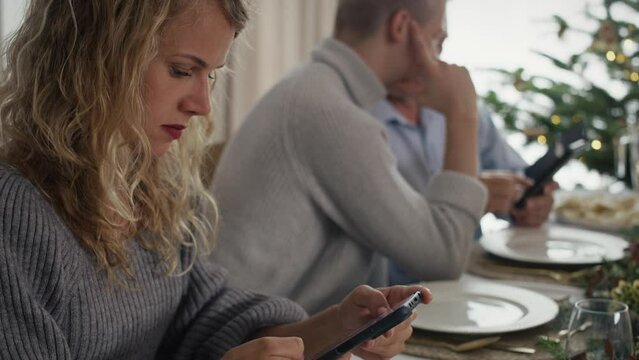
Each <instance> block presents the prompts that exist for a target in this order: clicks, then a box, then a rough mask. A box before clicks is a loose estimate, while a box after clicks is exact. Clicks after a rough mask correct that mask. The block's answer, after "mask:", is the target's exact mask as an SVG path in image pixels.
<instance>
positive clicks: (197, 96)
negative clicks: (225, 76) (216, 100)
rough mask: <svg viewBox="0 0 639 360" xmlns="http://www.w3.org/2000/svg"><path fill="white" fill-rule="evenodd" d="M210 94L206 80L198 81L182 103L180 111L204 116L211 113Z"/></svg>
mask: <svg viewBox="0 0 639 360" xmlns="http://www.w3.org/2000/svg"><path fill="white" fill-rule="evenodd" d="M210 96H211V92H210V88H209V83H208V79H204V80H199V81H197V83H196V84H194V85H193V88H192V89H191V92H190V93H189V94H188V96H187V97H186V98H185V99H184V100H183V101H182V106H181V107H182V109H181V110H182V111H185V112H188V113H189V114H191V115H206V114H208V113H210V112H211V97H210Z"/></svg>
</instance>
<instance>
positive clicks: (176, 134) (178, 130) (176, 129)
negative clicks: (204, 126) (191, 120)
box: [162, 125, 186, 140]
mask: <svg viewBox="0 0 639 360" xmlns="http://www.w3.org/2000/svg"><path fill="white" fill-rule="evenodd" d="M162 129H164V131H166V132H167V134H169V136H171V137H172V138H173V140H177V139H179V138H180V137H181V136H182V132H183V131H184V129H186V126H184V125H162Z"/></svg>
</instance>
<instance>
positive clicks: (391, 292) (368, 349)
mask: <svg viewBox="0 0 639 360" xmlns="http://www.w3.org/2000/svg"><path fill="white" fill-rule="evenodd" d="M417 291H419V292H421V293H422V296H423V300H422V303H424V304H427V303H429V302H430V301H431V300H432V295H431V293H430V291H429V290H428V289H426V288H425V287H423V286H393V287H389V288H380V289H373V288H371V287H369V286H365V285H362V286H359V287H357V288H355V290H353V291H352V292H351V293H350V294H349V295H348V296H347V297H346V298H345V299H344V301H342V303H341V304H339V308H338V315H339V318H340V319H341V322H342V327H343V328H344V330H345V332H351V331H353V330H355V329H358V328H359V327H361V326H362V325H363V324H365V323H367V322H368V321H370V320H371V319H372V318H375V317H377V316H380V315H383V314H385V313H387V312H389V311H390V309H391V307H392V306H393V305H395V304H397V303H399V302H400V301H402V300H404V299H405V298H406V297H408V296H409V295H411V294H413V293H415V292H417ZM415 316H416V314H415V313H414V312H413V314H412V315H411V316H410V317H409V318H408V319H406V320H405V321H404V322H402V323H401V324H399V325H397V326H396V327H395V328H393V329H391V330H389V331H387V332H386V333H385V334H384V335H382V336H379V337H378V338H376V339H373V340H369V341H367V342H365V343H364V344H362V345H360V346H359V347H358V348H357V349H355V351H354V353H355V354H356V355H357V356H359V357H361V358H364V359H388V358H392V357H393V356H395V355H397V354H399V353H401V352H402V350H403V349H404V343H405V342H406V340H407V339H408V338H409V337H410V335H411V334H412V328H411V326H410V324H411V323H412V322H413V320H414V319H415Z"/></svg>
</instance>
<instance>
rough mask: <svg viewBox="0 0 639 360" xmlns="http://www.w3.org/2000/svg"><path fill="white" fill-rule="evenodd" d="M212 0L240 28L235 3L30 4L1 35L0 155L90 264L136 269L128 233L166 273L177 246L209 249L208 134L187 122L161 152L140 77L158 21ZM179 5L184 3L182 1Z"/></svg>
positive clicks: (241, 17)
mask: <svg viewBox="0 0 639 360" xmlns="http://www.w3.org/2000/svg"><path fill="white" fill-rule="evenodd" d="M198 1H200V2H201V1H208V2H215V3H217V4H218V6H219V8H220V9H221V11H222V12H223V13H224V15H225V16H226V18H227V19H228V20H229V22H230V23H231V25H232V26H233V27H234V28H235V29H236V31H237V32H239V31H241V30H242V28H243V26H244V24H245V22H246V21H247V18H248V15H247V9H246V7H245V5H244V3H243V0H197V1H195V0H188V1H187V0H135V1H124V0H100V1H87V0H32V1H31V5H30V7H29V9H28V10H27V12H26V16H25V21H24V23H23V24H22V26H21V27H20V28H19V29H18V30H17V31H16V33H15V34H14V35H13V36H12V37H11V39H10V40H9V42H8V44H9V45H8V46H7V48H6V51H5V52H4V55H5V58H6V65H5V69H3V71H2V75H1V76H2V78H1V79H0V160H1V161H2V162H4V163H5V164H7V165H8V166H11V167H13V168H15V169H16V170H18V171H19V172H21V173H22V174H23V175H24V176H26V177H27V178H29V179H30V180H31V181H32V182H33V183H34V184H35V185H36V186H37V187H38V188H39V189H40V190H41V192H42V193H43V194H44V196H45V197H46V198H47V199H48V200H49V201H50V202H51V203H52V204H53V205H54V207H55V208H56V210H57V211H58V213H59V214H60V215H61V216H62V218H63V219H64V220H65V222H66V224H67V225H68V227H69V228H70V230H71V231H72V232H73V233H74V235H75V236H76V237H77V238H78V239H79V241H80V242H81V243H82V244H83V245H84V246H85V247H86V248H87V249H88V250H90V251H91V252H92V253H93V254H94V255H95V258H96V260H97V263H98V266H99V267H100V268H101V269H103V270H105V271H106V272H107V273H108V275H110V276H112V275H114V274H115V273H116V272H115V271H114V270H115V269H121V270H123V271H124V273H125V274H128V275H129V276H133V271H132V269H131V264H130V259H129V255H128V248H129V246H130V244H129V242H128V241H127V240H128V239H130V238H132V237H135V238H136V240H137V241H139V242H140V244H142V246H144V247H145V248H146V249H149V250H153V251H156V252H157V254H158V255H159V256H160V258H161V259H162V260H163V263H164V264H165V265H166V272H167V274H179V273H184V272H186V271H188V269H190V267H191V266H192V263H193V261H195V258H196V256H192V257H189V258H191V259H192V260H189V263H187V264H182V263H181V261H180V251H181V249H182V248H183V247H190V248H192V249H193V251H194V252H195V253H196V254H199V253H203V252H206V251H207V250H209V249H210V247H211V246H212V243H213V241H212V240H211V239H212V237H213V230H214V228H215V225H216V223H217V210H216V207H215V203H214V201H213V199H212V198H211V197H210V196H209V195H208V193H207V191H206V189H205V187H204V185H203V184H202V181H201V180H200V179H201V177H200V164H201V161H202V159H203V156H204V154H205V152H206V150H207V144H208V143H209V139H210V136H211V133H212V131H213V123H212V119H211V118H210V117H201V118H197V119H194V120H196V121H192V122H191V124H190V125H189V129H188V130H187V132H186V133H185V134H184V137H183V138H182V139H181V140H180V141H179V142H177V143H174V144H173V146H172V148H171V150H170V151H169V152H168V153H167V154H166V155H164V156H162V157H159V158H157V157H155V156H154V155H153V154H152V151H151V147H150V144H149V141H148V139H147V137H146V135H145V132H144V130H143V126H144V122H145V116H146V112H147V111H146V109H145V102H144V82H143V77H144V74H145V72H146V69H147V68H148V66H149V63H150V62H151V60H153V58H154V57H155V56H156V55H157V52H158V45H159V42H160V37H161V36H162V31H163V29H164V28H165V26H166V24H167V22H169V21H170V20H171V19H172V18H174V17H176V16H178V15H179V14H180V13H181V12H183V11H186V9H187V7H189V6H197V3H198ZM187 4H188V5H187Z"/></svg>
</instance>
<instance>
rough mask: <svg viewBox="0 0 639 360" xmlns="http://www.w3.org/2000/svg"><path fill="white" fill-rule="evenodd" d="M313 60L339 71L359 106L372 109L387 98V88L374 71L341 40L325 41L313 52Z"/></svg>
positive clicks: (331, 39)
mask: <svg viewBox="0 0 639 360" xmlns="http://www.w3.org/2000/svg"><path fill="white" fill-rule="evenodd" d="M311 58H312V59H313V61H316V62H321V63H325V64H327V65H328V66H330V67H332V68H333V69H334V70H335V71H337V73H338V74H339V75H340V77H341V78H342V80H343V81H344V84H345V85H346V88H347V89H348V91H349V93H350V94H351V96H352V98H353V101H354V102H355V103H356V104H357V105H358V106H360V107H362V108H364V109H367V110H368V109H371V108H372V107H373V106H375V104H376V103H377V102H379V100H381V99H383V98H384V97H385V96H386V88H385V87H384V84H382V82H381V80H380V79H379V78H378V77H377V75H376V74H375V73H374V72H373V70H371V68H370V67H369V66H368V65H367V64H366V63H365V62H364V60H362V58H361V57H360V56H359V55H358V54H357V53H356V52H355V51H354V50H353V49H351V48H350V47H349V46H347V45H346V44H344V43H342V42H340V41H339V40H336V39H333V38H328V39H325V40H324V41H323V42H322V43H321V44H320V45H319V46H318V47H317V48H316V49H315V50H313V52H312V53H311Z"/></svg>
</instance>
